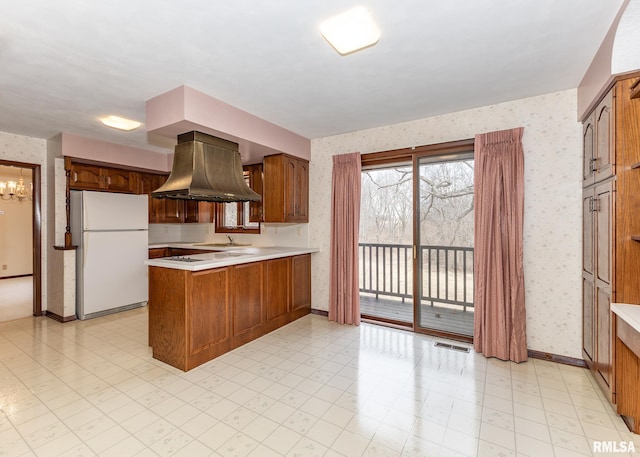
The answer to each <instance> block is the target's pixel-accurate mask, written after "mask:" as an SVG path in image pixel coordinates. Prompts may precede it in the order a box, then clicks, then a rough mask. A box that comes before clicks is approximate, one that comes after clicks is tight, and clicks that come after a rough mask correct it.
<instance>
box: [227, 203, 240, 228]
mask: <svg viewBox="0 0 640 457" xmlns="http://www.w3.org/2000/svg"><path fill="white" fill-rule="evenodd" d="M224 226H225V227H237V226H238V204H237V203H225V204H224Z"/></svg>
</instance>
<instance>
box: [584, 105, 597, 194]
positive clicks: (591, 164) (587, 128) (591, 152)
mask: <svg viewBox="0 0 640 457" xmlns="http://www.w3.org/2000/svg"><path fill="white" fill-rule="evenodd" d="M595 117H596V116H595V112H594V113H591V115H590V116H589V118H588V119H587V120H586V121H585V122H584V124H583V125H582V158H583V161H582V184H583V186H588V185H591V184H593V183H594V181H595V177H596V175H595V160H596V158H595V141H596V130H595Z"/></svg>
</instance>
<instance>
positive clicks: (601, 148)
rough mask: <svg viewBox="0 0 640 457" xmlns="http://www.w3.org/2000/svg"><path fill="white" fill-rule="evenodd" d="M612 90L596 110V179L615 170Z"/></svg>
mask: <svg viewBox="0 0 640 457" xmlns="http://www.w3.org/2000/svg"><path fill="white" fill-rule="evenodd" d="M614 90H615V88H614V89H612V90H610V91H609V92H608V93H607V95H605V97H604V98H603V99H602V101H601V102H600V104H599V105H598V106H597V107H596V109H595V111H594V123H595V129H596V131H595V143H594V146H595V148H594V151H593V156H594V165H595V166H594V168H595V181H596V182H597V181H601V180H603V179H606V178H608V177H609V176H612V175H613V174H614V172H615V165H616V149H615V144H614V141H615V115H614V105H613V104H614V100H613V92H614Z"/></svg>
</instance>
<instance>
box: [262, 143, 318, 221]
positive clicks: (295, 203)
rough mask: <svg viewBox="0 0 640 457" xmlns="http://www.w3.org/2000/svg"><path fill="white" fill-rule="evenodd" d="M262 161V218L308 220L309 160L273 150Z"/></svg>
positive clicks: (265, 219) (271, 219)
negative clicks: (273, 151) (276, 152)
mask: <svg viewBox="0 0 640 457" xmlns="http://www.w3.org/2000/svg"><path fill="white" fill-rule="evenodd" d="M263 165H264V202H263V212H264V213H263V216H264V222H309V162H308V161H307V160H304V159H300V158H298V157H293V156H290V155H287V154H276V155H271V156H266V157H265V158H264V160H263Z"/></svg>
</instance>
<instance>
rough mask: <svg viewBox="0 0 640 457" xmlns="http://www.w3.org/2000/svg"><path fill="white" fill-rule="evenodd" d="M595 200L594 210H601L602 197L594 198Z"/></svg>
mask: <svg viewBox="0 0 640 457" xmlns="http://www.w3.org/2000/svg"><path fill="white" fill-rule="evenodd" d="M592 200H593V211H594V212H596V211H600V199H599V198H592Z"/></svg>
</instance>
